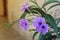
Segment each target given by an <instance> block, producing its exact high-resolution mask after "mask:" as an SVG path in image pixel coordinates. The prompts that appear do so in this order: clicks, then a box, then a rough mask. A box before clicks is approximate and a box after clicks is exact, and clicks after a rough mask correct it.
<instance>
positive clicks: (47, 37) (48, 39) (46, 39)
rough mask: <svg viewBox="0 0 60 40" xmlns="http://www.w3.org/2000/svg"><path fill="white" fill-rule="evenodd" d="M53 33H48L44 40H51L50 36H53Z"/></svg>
mask: <svg viewBox="0 0 60 40" xmlns="http://www.w3.org/2000/svg"><path fill="white" fill-rule="evenodd" d="M52 33H53V32H48V33H46V35H45V36H44V40H50V38H49V37H50V35H51V34H52Z"/></svg>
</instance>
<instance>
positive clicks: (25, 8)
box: [22, 3, 29, 11]
mask: <svg viewBox="0 0 60 40" xmlns="http://www.w3.org/2000/svg"><path fill="white" fill-rule="evenodd" d="M28 7H29V4H28V3H26V4H25V5H23V7H22V11H25V10H28Z"/></svg>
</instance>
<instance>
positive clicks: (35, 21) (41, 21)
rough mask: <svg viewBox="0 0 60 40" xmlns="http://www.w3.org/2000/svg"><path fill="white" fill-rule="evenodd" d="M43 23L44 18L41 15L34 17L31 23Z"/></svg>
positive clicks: (38, 24)
mask: <svg viewBox="0 0 60 40" xmlns="http://www.w3.org/2000/svg"><path fill="white" fill-rule="evenodd" d="M44 23H45V19H44V18H43V17H35V18H34V20H33V25H34V26H35V27H37V26H40V24H44Z"/></svg>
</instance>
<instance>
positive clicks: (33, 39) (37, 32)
mask: <svg viewBox="0 0 60 40" xmlns="http://www.w3.org/2000/svg"><path fill="white" fill-rule="evenodd" d="M37 34H38V32H35V33H34V34H33V40H34V38H35V36H36V35H37Z"/></svg>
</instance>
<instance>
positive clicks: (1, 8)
mask: <svg viewBox="0 0 60 40" xmlns="http://www.w3.org/2000/svg"><path fill="white" fill-rule="evenodd" d="M2 15H4V14H3V0H0V16H2Z"/></svg>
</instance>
